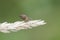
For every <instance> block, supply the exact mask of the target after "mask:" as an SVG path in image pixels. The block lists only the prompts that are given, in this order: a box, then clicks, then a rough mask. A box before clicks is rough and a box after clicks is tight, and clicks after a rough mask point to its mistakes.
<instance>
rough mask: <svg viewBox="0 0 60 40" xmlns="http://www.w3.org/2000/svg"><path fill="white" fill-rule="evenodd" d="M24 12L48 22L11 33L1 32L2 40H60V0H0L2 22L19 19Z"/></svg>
mask: <svg viewBox="0 0 60 40" xmlns="http://www.w3.org/2000/svg"><path fill="white" fill-rule="evenodd" d="M22 13H24V14H26V15H28V16H29V17H31V18H32V19H43V20H45V21H46V22H47V24H46V25H43V26H39V27H36V28H32V29H28V30H21V31H18V32H12V33H9V34H4V33H1V32H0V40H60V1H59V0H0V22H1V23H2V22H5V21H7V22H15V21H19V20H21V19H20V18H19V15H20V14H22Z"/></svg>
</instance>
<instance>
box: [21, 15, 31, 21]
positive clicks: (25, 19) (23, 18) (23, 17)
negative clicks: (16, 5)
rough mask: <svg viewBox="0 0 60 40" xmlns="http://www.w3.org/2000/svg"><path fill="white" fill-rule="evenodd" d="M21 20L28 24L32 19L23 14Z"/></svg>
mask: <svg viewBox="0 0 60 40" xmlns="http://www.w3.org/2000/svg"><path fill="white" fill-rule="evenodd" d="M20 18H21V19H22V20H24V21H25V22H28V21H29V20H30V18H29V17H28V16H27V15H25V14H21V15H20Z"/></svg>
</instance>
